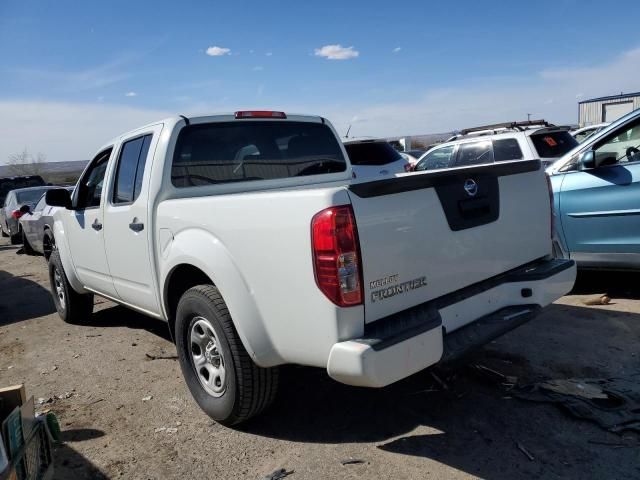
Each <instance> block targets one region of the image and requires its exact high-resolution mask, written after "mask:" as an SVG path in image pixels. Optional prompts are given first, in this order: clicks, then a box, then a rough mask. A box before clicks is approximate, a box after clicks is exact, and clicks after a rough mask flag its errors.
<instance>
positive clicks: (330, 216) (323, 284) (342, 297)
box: [311, 205, 362, 307]
mask: <svg viewBox="0 0 640 480" xmlns="http://www.w3.org/2000/svg"><path fill="white" fill-rule="evenodd" d="M311 243H312V248H313V262H314V271H315V276H316V283H317V284H318V287H319V288H320V290H321V291H322V293H324V294H325V295H326V296H327V298H328V299H329V300H331V301H332V302H333V303H335V304H336V305H338V306H339V307H350V306H353V305H360V304H361V303H362V281H361V278H360V275H361V270H362V269H361V264H360V248H359V244H358V229H357V227H356V222H355V218H354V215H353V210H352V209H351V206H350V205H343V206H340V207H331V208H327V209H326V210H323V211H321V212H320V213H318V214H316V215H315V216H314V217H313V220H312V221H311Z"/></svg>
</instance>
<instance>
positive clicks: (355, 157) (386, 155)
mask: <svg viewBox="0 0 640 480" xmlns="http://www.w3.org/2000/svg"><path fill="white" fill-rule="evenodd" d="M344 148H345V149H346V150H347V154H349V160H351V164H352V165H387V164H388V163H393V162H396V161H398V160H402V157H401V156H400V153H399V152H398V151H397V150H396V149H395V148H393V147H392V146H391V145H389V144H388V143H387V142H363V143H348V144H346V145H345V146H344ZM407 153H409V152H407Z"/></svg>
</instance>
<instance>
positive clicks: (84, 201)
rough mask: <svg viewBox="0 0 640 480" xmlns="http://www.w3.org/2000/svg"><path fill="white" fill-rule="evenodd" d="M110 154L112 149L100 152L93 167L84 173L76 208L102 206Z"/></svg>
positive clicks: (79, 185) (92, 164)
mask: <svg viewBox="0 0 640 480" xmlns="http://www.w3.org/2000/svg"><path fill="white" fill-rule="evenodd" d="M110 156H111V149H109V150H107V151H105V152H103V153H101V154H99V155H98V156H97V157H96V158H95V159H94V160H93V162H92V163H91V167H90V168H89V169H88V170H87V171H86V172H85V174H84V175H83V177H82V179H81V180H80V182H79V183H78V191H77V198H76V205H75V208H76V209H78V210H82V209H85V208H95V207H99V206H100V201H101V199H102V190H103V187H104V175H105V173H106V171H107V165H108V163H109V157H110Z"/></svg>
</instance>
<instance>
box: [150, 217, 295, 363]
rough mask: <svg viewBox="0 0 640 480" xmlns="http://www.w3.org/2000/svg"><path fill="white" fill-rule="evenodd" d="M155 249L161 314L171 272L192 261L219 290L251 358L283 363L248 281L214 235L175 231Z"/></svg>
mask: <svg viewBox="0 0 640 480" xmlns="http://www.w3.org/2000/svg"><path fill="white" fill-rule="evenodd" d="M159 253H160V255H159V262H160V268H159V271H160V272H161V278H162V286H163V288H161V292H162V306H163V309H164V316H165V318H169V314H168V313H169V312H168V308H167V306H168V301H167V296H168V295H167V293H168V292H167V288H166V286H167V280H168V279H169V278H170V274H171V272H173V270H174V269H175V268H176V267H178V266H180V265H185V264H186V265H192V266H194V267H196V268H198V269H200V270H202V271H203V272H204V273H205V274H206V275H207V276H208V277H209V278H210V279H211V281H212V282H213V283H214V284H215V286H216V287H217V288H218V290H219V291H220V294H221V295H222V297H223V298H224V301H225V303H226V305H227V308H228V309H229V313H230V314H231V318H232V319H233V323H234V325H235V327H236V330H237V332H238V335H239V336H240V339H241V341H242V344H243V345H244V347H245V349H246V350H247V352H248V353H249V355H251V358H252V359H253V361H254V362H255V363H256V364H258V365H260V366H261V367H270V366H274V365H278V364H281V363H283V360H282V358H280V356H279V355H278V353H277V352H276V349H275V348H274V346H273V343H272V341H271V339H270V338H269V335H268V332H267V330H266V329H265V326H264V322H263V318H262V316H261V314H260V311H259V309H258V306H257V303H256V300H255V298H254V295H253V293H252V289H251V286H250V284H249V282H248V281H247V279H246V278H244V276H243V275H242V272H240V271H239V269H238V267H237V265H236V262H234V260H233V257H232V255H231V253H230V252H229V250H228V249H227V248H226V247H225V245H224V244H223V243H222V242H221V241H220V240H219V239H218V238H217V237H216V236H214V235H212V234H211V233H210V232H208V231H206V230H203V229H199V228H188V229H185V230H182V231H180V232H178V233H176V234H175V235H174V236H173V237H172V238H171V239H170V240H169V241H168V244H167V245H165V246H163V245H160V252H159Z"/></svg>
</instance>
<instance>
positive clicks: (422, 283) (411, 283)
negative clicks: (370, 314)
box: [369, 275, 427, 303]
mask: <svg viewBox="0 0 640 480" xmlns="http://www.w3.org/2000/svg"><path fill="white" fill-rule="evenodd" d="M397 281H398V275H390V276H388V277H384V278H381V279H379V280H374V281H373V282H369V288H371V289H374V288H378V287H384V288H378V290H373V291H372V292H371V302H372V303H375V302H378V301H380V300H384V299H386V298H390V297H395V296H396V295H399V294H401V293H407V292H409V291H410V290H415V289H417V288H421V287H426V286H427V277H418V278H414V279H413V280H408V281H406V282H402V283H398V284H395V283H396V282H397ZM391 284H395V285H391ZM385 285H389V286H385Z"/></svg>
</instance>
